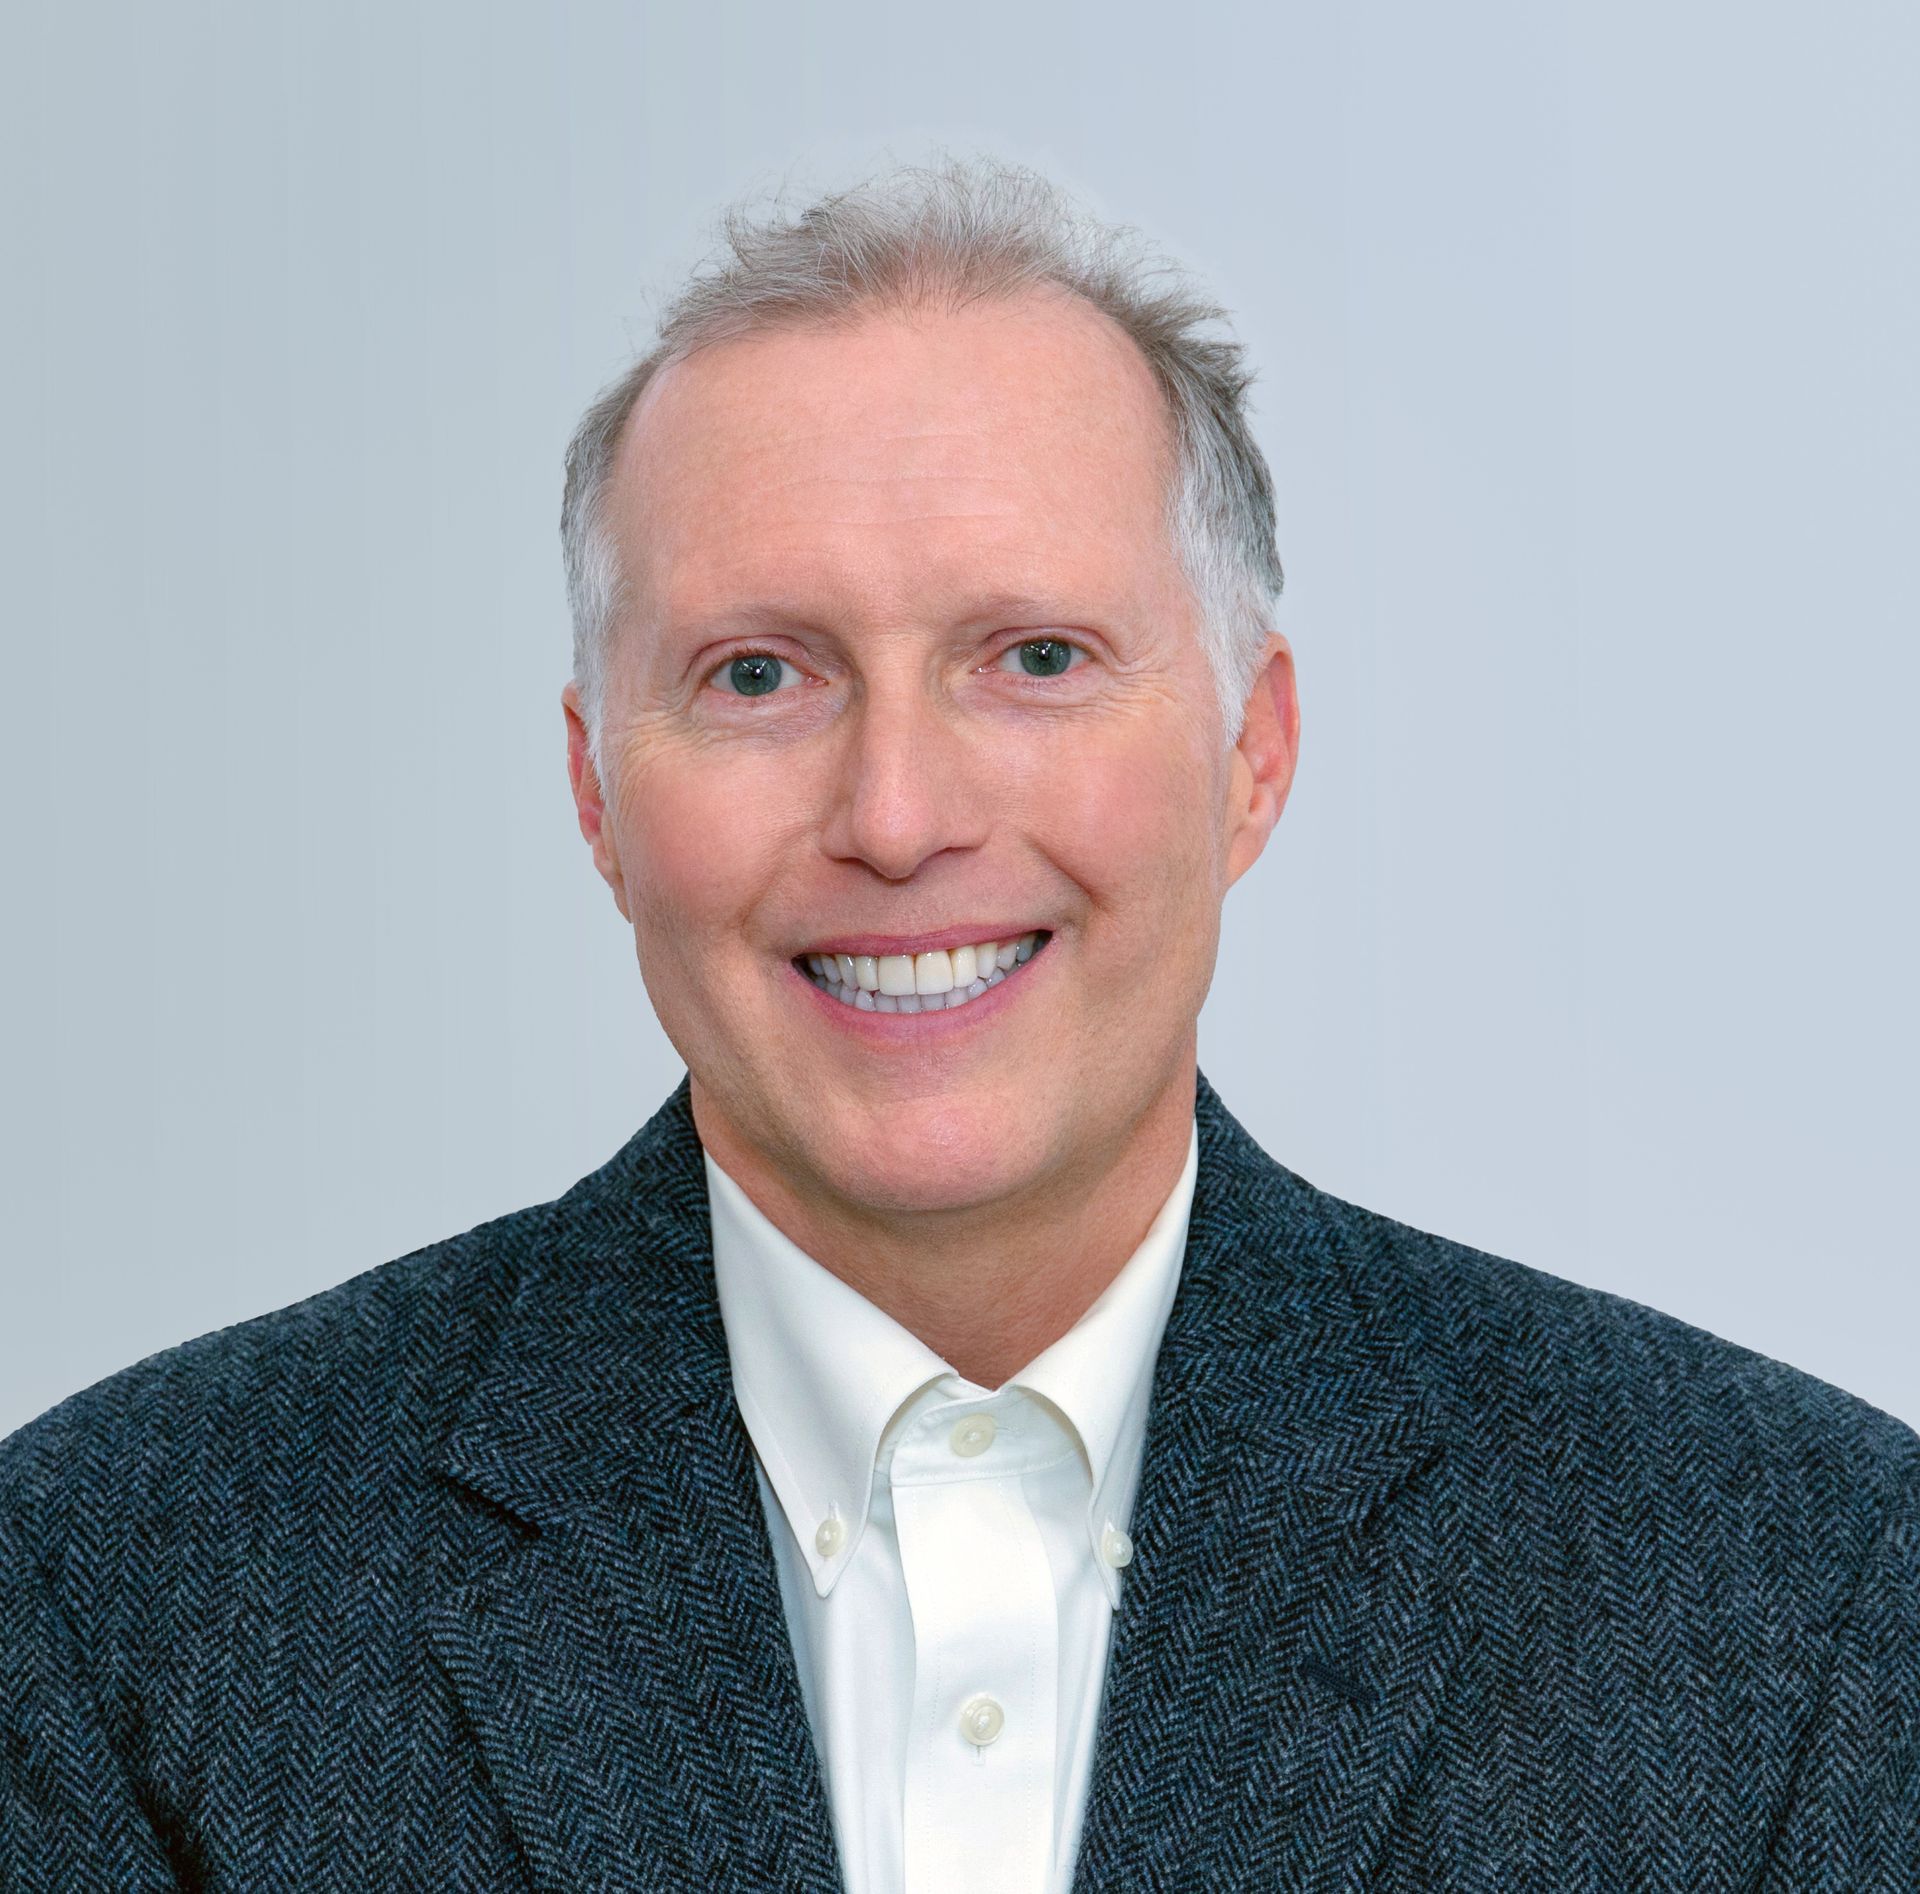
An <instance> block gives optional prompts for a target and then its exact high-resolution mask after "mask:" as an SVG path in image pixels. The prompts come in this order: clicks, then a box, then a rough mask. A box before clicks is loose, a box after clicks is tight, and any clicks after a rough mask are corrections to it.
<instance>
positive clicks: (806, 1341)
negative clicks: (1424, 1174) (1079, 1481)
mask: <svg viewBox="0 0 1920 1894" xmlns="http://www.w3.org/2000/svg"><path fill="white" fill-rule="evenodd" d="M703 1155H704V1157H705V1162H706V1173H707V1197H708V1206H709V1210H710V1213H711V1219H712V1229H713V1262H714V1279H715V1286H716V1289H717V1291H718V1295H719V1302H720V1316H721V1320H722V1322H723V1323H724V1325H725V1327H726V1334H727V1351H728V1354H729V1355H730V1357H731V1359H732V1368H733V1386H734V1394H735V1398H736V1399H737V1401H738V1402H739V1406H740V1414H741V1418H742V1419H743V1420H744V1421H745V1423H746V1427H747V1433H748V1435H749V1437H750V1438H751V1440H752V1442H753V1446H754V1450H755V1452H756V1453H757V1454H758V1455H759V1457H760V1463H761V1465H762V1467H763V1468H764V1470H765V1472H766V1476H767V1481H768V1484H769V1485H770V1486H771V1487H772V1488H773V1491H774V1495H775V1497H776V1498H777V1499H778V1500H779V1502H780V1507H781V1510H782V1511H783V1512H784V1513H785V1515H786V1518H787V1523H788V1525H789V1526H790V1527H791V1529H792V1531H793V1536H794V1540H795V1542H796V1543H797V1545H798V1546H799V1549H800V1552H801V1555H802V1557H803V1558H804V1559H805V1560H806V1562H807V1568H808V1570H809V1572H810V1573H811V1574H812V1577H813V1582H814V1588H815V1590H816V1591H817V1592H818V1593H819V1594H820V1596H822V1597H825V1596H826V1595H827V1593H828V1592H830V1591H831V1590H832V1589H833V1586H834V1583H835V1581H836V1580H837V1579H838V1577H839V1575H840V1573H841V1572H842V1571H844V1570H845V1569H846V1567H847V1564H848V1563H849V1561H850V1560H851V1558H852V1556H853V1553H854V1550H855V1548H856V1547H857V1546H858V1544H859V1542H860V1538H861V1535H862V1533H863V1532H864V1531H865V1529H866V1523H867V1513H868V1508H869V1505H870V1503H871V1500H872V1496H873V1480H874V1472H875V1465H876V1461H877V1459H878V1456H879V1452H880V1447H881V1444H882V1442H883V1441H884V1439H885V1437H886V1434H887V1430H888V1428H889V1426H890V1425H891V1424H892V1422H893V1420H894V1419H895V1417H896V1416H897V1415H898V1414H899V1412H900V1410H901V1409H902V1408H903V1407H904V1406H906V1404H907V1403H908V1402H910V1401H912V1400H913V1398H914V1397H915V1396H916V1395H917V1394H919V1393H920V1392H921V1390H922V1389H924V1388H926V1387H927V1386H928V1385H929V1383H932V1382H935V1381H944V1382H945V1383H946V1384H947V1385H946V1388H945V1390H944V1391H946V1392H948V1393H950V1394H951V1395H953V1396H954V1397H956V1398H966V1397H974V1398H983V1397H985V1396H986V1395H987V1394H988V1392H989V1391H988V1390H985V1389H982V1388H979V1387H977V1386H975V1384H974V1383H972V1382H970V1381H967V1380H965V1379H964V1378H963V1377H961V1376H960V1375H958V1374H957V1373H956V1372H955V1371H954V1369H953V1367H952V1365H951V1364H950V1363H949V1362H947V1361H946V1360H944V1359H943V1358H942V1357H941V1356H940V1355H938V1354H936V1353H935V1352H934V1350H933V1349H931V1348H929V1347H928V1346H927V1345H926V1343H924V1342H923V1341H921V1340H920V1339H919V1337H918V1336H916V1335H914V1334H913V1333H912V1332H911V1331H910V1330H908V1329H906V1328H904V1327H902V1326H901V1324H900V1323H898V1322H896V1321H895V1320H894V1319H893V1318H892V1316H890V1315H888V1314H886V1313H885V1312H884V1311H883V1310H881V1309H880V1308H878V1307H876V1306H875V1305H874V1304H873V1303H871V1302H869V1301H868V1300H867V1298H866V1297H865V1296H863V1295H861V1294H860V1292H859V1291H858V1290H857V1289H854V1288H851V1287H850V1286H849V1285H848V1284H846V1283H844V1282H842V1281H841V1280H840V1279H839V1277H837V1276H835V1275H834V1274H833V1273H832V1272H831V1271H830V1270H828V1269H827V1268H825V1267H824V1266H823V1265H822V1264H820V1263H818V1262H816V1261H815V1260H814V1259H813V1258H812V1257H811V1256H809V1255H808V1254H807V1253H806V1252H805V1251H804V1250H803V1249H801V1248H800V1247H799V1246H798V1245H797V1244H796V1243H794V1242H793V1241H792V1240H791V1238H789V1237H788V1236H787V1235H786V1234H785V1233H784V1232H783V1231H781V1230H780V1229H779V1228H778V1227H777V1226H776V1225H775V1224H774V1223H773V1222H772V1221H770V1220H769V1218H768V1217H767V1216H766V1215H765V1214H764V1213H763V1212H762V1211H761V1209H760V1208H759V1206H758V1205H757V1204H755V1203H754V1202H753V1200H752V1199H751V1198H750V1197H749V1196H748V1195H747V1193H746V1192H745V1191H744V1190H743V1189H742V1188H741V1187H740V1185H739V1184H738V1183H736V1182H735V1181H734V1179H733V1178H732V1177H730V1176H729V1175H728V1174H727V1173H726V1172H725V1171H724V1170H722V1169H721V1168H720V1166H719V1165H718V1164H717V1163H715V1162H714V1159H713V1157H712V1155H711V1153H706V1152H704V1149H703ZM1198 1169H1199V1136H1198V1127H1197V1125H1196V1126H1195V1127H1194V1129H1193V1130H1192V1131H1191V1132H1190V1133H1189V1136H1188V1141H1187V1159H1186V1163H1185V1165H1184V1167H1183V1168H1182V1170H1181V1173H1180V1177H1179V1180H1178V1181H1177V1182H1176V1183H1175V1185H1174V1187H1173V1189H1172V1191H1171V1192H1170V1193H1169V1194H1168V1196H1167V1198H1166V1200H1165V1202H1164V1203H1163V1204H1162V1205H1161V1208H1160V1210H1159V1212H1158V1213H1157V1214H1156V1215H1155V1217H1154V1220H1153V1222H1152V1224H1151V1225H1150V1226H1149V1228H1148V1230H1147V1233H1146V1235H1145V1236H1144V1237H1143V1238H1142V1239H1141V1241H1140V1244H1139V1246H1138V1247H1137V1248H1136V1249H1135V1250H1134V1252H1133V1254H1132V1255H1131V1256H1130V1257H1129V1258H1128V1259H1127V1262H1126V1264H1125V1265H1124V1266H1123V1267H1122V1269H1121V1270H1120V1272H1119V1274H1118V1275H1116V1276H1115V1277H1114V1279H1113V1280H1112V1281H1111V1282H1110V1283H1108V1285H1107V1286H1106V1288H1105V1289H1104V1290H1102V1291H1101V1293H1100V1294H1099V1296H1098V1297H1096V1298H1095V1300H1094V1301H1093V1303H1092V1304H1091V1305H1090V1306H1089V1307H1088V1309H1087V1310H1086V1312H1085V1314H1083V1315H1082V1316H1081V1317H1080V1319H1079V1321H1077V1322H1076V1323H1075V1324H1074V1325H1073V1327H1072V1328H1070V1329H1069V1330H1068V1331H1067V1332H1066V1334H1064V1335H1062V1336H1061V1337H1060V1338H1059V1339H1058V1340H1057V1341H1055V1342H1053V1343H1052V1344H1051V1345H1050V1346H1049V1347H1047V1348H1045V1349H1043V1350H1042V1351H1041V1352H1040V1353H1039V1354H1038V1355H1036V1356H1035V1357H1034V1359H1033V1360H1032V1361H1031V1362H1029V1363H1028V1364H1027V1366H1026V1367H1025V1368H1023V1369H1022V1370H1021V1371H1020V1372H1019V1373H1018V1374H1015V1375H1012V1376H1010V1377H1009V1385H1014V1386H1018V1387H1020V1388H1022V1389H1024V1390H1025V1391H1026V1392H1028V1393H1029V1394H1033V1395H1037V1396H1039V1397H1040V1398H1041V1399H1042V1400H1044V1401H1046V1402H1048V1403H1049V1404H1050V1405H1051V1406H1052V1407H1054V1408H1055V1409H1056V1410H1057V1411H1058V1412H1059V1413H1060V1414H1062V1415H1063V1416H1064V1417H1065V1419H1066V1420H1067V1422H1068V1424H1069V1426H1070V1427H1071V1429H1072V1430H1073V1432H1074V1433H1076V1434H1077V1436H1078V1438H1079V1442H1080V1446H1081V1449H1082V1451H1083V1452H1084V1453H1085V1455H1086V1459H1087V1467H1088V1471H1089V1473H1090V1475H1091V1478H1092V1491H1091V1498H1090V1501H1089V1505H1088V1515H1087V1529H1088V1532H1089V1534H1090V1536H1091V1539H1092V1544H1093V1556H1094V1562H1095V1566H1096V1568H1097V1569H1098V1570H1099V1572H1100V1574H1101V1577H1102V1580H1103V1582H1104V1584H1105V1585H1106V1588H1107V1596H1108V1598H1109V1601H1110V1602H1112V1603H1114V1604H1118V1602H1119V1591H1120V1574H1119V1573H1118V1571H1116V1570H1115V1569H1114V1567H1113V1566H1112V1564H1111V1563H1110V1562H1109V1560H1108V1559H1107V1558H1105V1557H1103V1556H1102V1543H1101V1542H1102V1538H1103V1536H1104V1534H1105V1533H1106V1532H1107V1531H1108V1530H1110V1529H1111V1530H1114V1531H1118V1532H1124V1531H1125V1529H1126V1526H1127V1523H1128V1519H1129V1516H1130V1514H1131V1512H1132V1508H1133V1499H1134V1494H1135V1492H1136V1491H1137V1489H1138V1485H1139V1475H1140V1460H1141V1449H1142V1442H1143V1439H1144V1434H1145V1423H1146V1407H1147V1401H1148V1397H1149V1395H1150V1393H1151V1390H1152V1384H1153V1365H1154V1360H1155V1357H1156V1356H1157V1355H1158V1353H1159V1347H1160V1337H1161V1333H1162V1331H1163V1330H1164V1329H1165V1327H1166V1321H1167V1315H1168V1312H1169V1310H1170V1309H1171V1308H1172V1306H1173V1297H1174V1291H1175V1289H1176V1288H1177V1287H1178V1285H1179V1278H1180V1264H1181V1259H1182V1257H1183V1256H1184V1254H1185V1251H1186V1240H1187V1220H1188V1215H1189V1212H1190V1210H1191V1208H1192V1203H1193V1188H1194V1180H1195V1178H1196V1176H1197V1174H1198ZM830 1517H831V1518H835V1519H838V1520H839V1522H840V1526H841V1535H840V1542H839V1544H838V1546H837V1547H833V1549H832V1550H829V1551H823V1549H822V1546H821V1543H820V1540H819V1538H818V1534H819V1530H820V1527H821V1525H822V1523H823V1522H824V1521H826V1520H827V1519H828V1518H830ZM832 1540H833V1536H832V1534H831V1533H829V1535H828V1541H827V1543H828V1545H829V1546H832Z"/></svg>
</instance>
